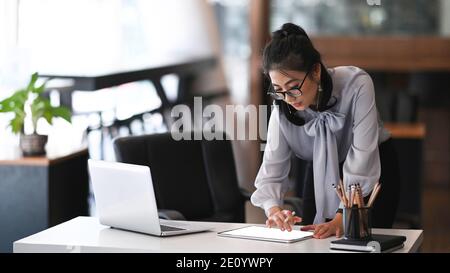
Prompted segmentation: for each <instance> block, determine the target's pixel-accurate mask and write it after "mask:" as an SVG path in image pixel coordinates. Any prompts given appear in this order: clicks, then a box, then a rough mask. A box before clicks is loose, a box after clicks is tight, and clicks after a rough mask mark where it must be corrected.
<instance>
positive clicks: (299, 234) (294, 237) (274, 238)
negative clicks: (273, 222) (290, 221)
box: [217, 226, 313, 243]
mask: <svg viewBox="0 0 450 273" xmlns="http://www.w3.org/2000/svg"><path fill="white" fill-rule="evenodd" d="M217 235H219V236H222V237H232V238H240V239H250V240H261V241H270V242H278V243H294V242H298V241H302V240H306V239H309V238H312V235H313V232H312V231H301V230H295V229H293V230H292V231H290V232H289V231H281V230H280V229H278V228H268V227H261V226H248V227H243V228H238V229H233V230H228V231H222V232H219V233H217Z"/></svg>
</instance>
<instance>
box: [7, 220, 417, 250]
mask: <svg viewBox="0 0 450 273" xmlns="http://www.w3.org/2000/svg"><path fill="white" fill-rule="evenodd" d="M201 224H202V225H207V226H210V227H212V230H211V231H208V232H202V233H197V234H188V235H179V236H173V237H166V238H159V237H155V236H150V235H146V234H141V233H134V232H129V231H123V230H117V229H111V228H109V227H107V226H103V225H101V224H100V223H99V222H98V219H97V218H93V217H77V218H75V219H72V220H70V221H68V222H65V223H62V224H60V225H57V226H55V227H52V228H50V229H47V230H44V231H42V232H39V233H37V234H34V235H31V236H29V237H26V238H24V239H21V240H19V241H16V242H14V252H17V253H20V252H158V253H162V252H181V253H187V252H192V253H213V252H219V253H252V252H261V253H283V252H284V253H287V252H295V253H301V252H329V244H330V241H332V240H334V239H335V237H330V238H328V239H323V240H318V239H309V240H305V241H300V242H297V243H293V244H284V243H274V242H264V241H256V240H246V239H235V238H224V237H219V236H217V232H219V231H224V230H229V229H233V228H239V227H243V226H247V225H248V224H235V223H211V222H203V223H201ZM373 232H374V233H383V234H399V235H400V234H401V235H404V236H406V237H407V240H406V243H405V247H404V248H403V249H400V250H398V251H396V252H416V251H417V250H418V248H419V247H420V245H421V244H422V240H423V231H422V230H398V229H374V230H373Z"/></svg>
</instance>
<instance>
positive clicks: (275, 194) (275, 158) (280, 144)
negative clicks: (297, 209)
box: [251, 107, 291, 215]
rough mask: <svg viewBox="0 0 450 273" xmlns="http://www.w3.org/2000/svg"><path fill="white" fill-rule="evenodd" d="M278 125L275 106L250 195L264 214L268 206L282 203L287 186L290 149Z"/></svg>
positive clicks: (254, 203) (277, 114) (277, 112)
mask: <svg viewBox="0 0 450 273" xmlns="http://www.w3.org/2000/svg"><path fill="white" fill-rule="evenodd" d="M279 125H280V120H279V110H278V107H275V108H274V110H273V111H272V114H271V116H270V120H269V125H268V132H267V143H266V147H265V150H264V157H263V162H262V164H261V167H260V169H259V171H258V174H257V176H256V180H255V187H256V191H255V192H254V193H253V194H252V197H251V202H252V204H253V205H255V206H258V207H261V208H262V209H264V211H265V213H266V215H268V210H269V209H270V208H272V207H274V206H282V205H283V196H284V194H285V193H286V192H287V190H288V187H289V181H288V174H289V170H290V167H291V149H290V148H289V145H288V143H287V141H286V138H285V136H284V135H283V133H282V132H281V130H280V126H279Z"/></svg>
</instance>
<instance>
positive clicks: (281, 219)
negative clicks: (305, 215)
mask: <svg viewBox="0 0 450 273" xmlns="http://www.w3.org/2000/svg"><path fill="white" fill-rule="evenodd" d="M301 221H302V218H300V217H298V216H294V215H292V211H290V210H283V209H282V208H280V207H277V206H276V207H272V208H270V209H269V217H268V218H267V220H266V226H267V227H269V228H271V227H273V226H276V227H278V228H279V229H281V230H282V231H284V230H287V231H291V230H292V226H293V225H294V224H295V223H299V222H301Z"/></svg>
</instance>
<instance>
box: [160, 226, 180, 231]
mask: <svg viewBox="0 0 450 273" xmlns="http://www.w3.org/2000/svg"><path fill="white" fill-rule="evenodd" d="M179 230H185V229H184V228H176V227H169V226H165V225H161V231H179Z"/></svg>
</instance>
